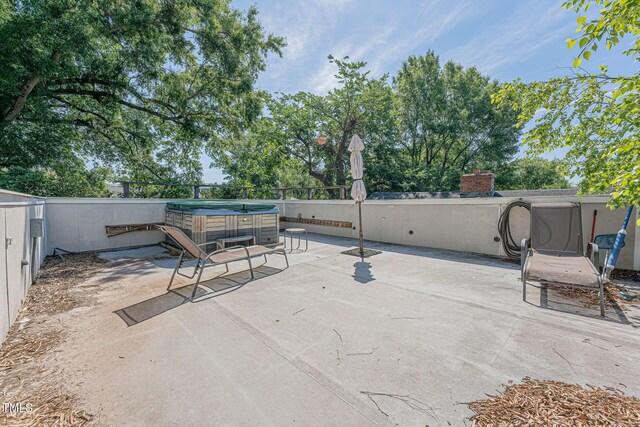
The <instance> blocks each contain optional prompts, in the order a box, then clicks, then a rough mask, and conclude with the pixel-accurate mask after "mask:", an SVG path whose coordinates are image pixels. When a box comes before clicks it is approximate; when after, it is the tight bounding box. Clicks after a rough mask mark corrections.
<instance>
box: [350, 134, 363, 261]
mask: <svg viewBox="0 0 640 427" xmlns="http://www.w3.org/2000/svg"><path fill="white" fill-rule="evenodd" d="M362 150H364V143H363V142H362V140H361V139H360V137H359V136H358V135H353V138H351V143H350V144H349V151H350V152H351V156H350V161H351V178H353V185H352V186H351V198H352V199H353V200H355V201H356V204H357V205H358V217H359V220H360V224H359V226H360V232H359V234H360V248H359V249H360V255H361V256H362V254H363V253H364V235H363V233H362V202H364V201H365V199H366V198H367V189H366V188H365V186H364V182H363V181H362V175H363V173H364V165H363V162H362Z"/></svg>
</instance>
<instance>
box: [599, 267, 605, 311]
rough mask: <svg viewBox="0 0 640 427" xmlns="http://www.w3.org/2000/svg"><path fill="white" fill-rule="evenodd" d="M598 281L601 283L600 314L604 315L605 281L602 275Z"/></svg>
mask: <svg viewBox="0 0 640 427" xmlns="http://www.w3.org/2000/svg"><path fill="white" fill-rule="evenodd" d="M598 282H599V285H600V316H601V317H604V281H603V280H602V277H598Z"/></svg>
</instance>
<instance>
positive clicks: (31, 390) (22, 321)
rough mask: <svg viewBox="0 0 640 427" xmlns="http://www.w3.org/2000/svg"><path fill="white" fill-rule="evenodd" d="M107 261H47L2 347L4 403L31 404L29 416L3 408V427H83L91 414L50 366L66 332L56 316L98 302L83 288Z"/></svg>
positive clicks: (0, 394)
mask: <svg viewBox="0 0 640 427" xmlns="http://www.w3.org/2000/svg"><path fill="white" fill-rule="evenodd" d="M104 263H105V261H103V260H101V259H100V258H98V257H97V256H96V255H95V254H70V255H65V257H64V259H61V258H59V257H48V258H47V259H46V260H45V263H44V264H43V266H42V269H41V273H40V276H39V278H38V280H37V281H36V283H34V284H33V285H32V286H31V288H30V289H29V292H28V294H27V297H26V299H25V302H24V304H23V307H22V309H21V310H20V313H19V314H18V318H17V320H16V322H15V323H14V324H13V326H12V327H11V330H10V331H9V333H8V335H7V337H6V339H5V342H4V343H3V344H2V347H0V402H2V403H14V404H15V403H23V404H24V405H25V406H24V409H27V407H26V404H27V403H28V404H30V406H29V407H28V409H29V411H28V412H23V413H12V412H10V411H6V410H1V409H2V408H0V425H2V426H16V427H18V426H20V427H22V426H82V425H85V424H86V423H87V422H88V421H89V420H91V418H92V417H91V415H90V414H88V413H86V412H85V411H83V410H81V409H79V408H78V404H77V402H76V399H75V397H74V396H72V395H70V394H69V393H68V392H66V391H64V390H63V389H62V387H61V384H59V382H60V380H61V376H60V372H57V371H54V370H52V368H51V367H50V364H47V363H46V360H47V357H50V356H51V355H52V354H54V353H55V349H56V348H57V347H59V346H61V345H64V343H65V340H66V338H67V334H66V331H65V330H64V329H62V328H61V327H60V326H59V325H58V323H59V322H58V321H57V320H56V315H58V314H61V313H65V312H68V311H70V310H73V309H75V308H78V307H83V306H90V305H92V304H93V303H94V301H95V297H94V289H92V287H91V286H79V285H81V284H82V283H83V282H85V281H86V280H87V279H89V278H91V277H93V276H94V275H95V274H96V273H99V272H100V271H101V270H102V268H103V267H104Z"/></svg>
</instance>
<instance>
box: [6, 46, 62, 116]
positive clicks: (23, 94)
mask: <svg viewBox="0 0 640 427" xmlns="http://www.w3.org/2000/svg"><path fill="white" fill-rule="evenodd" d="M51 60H52V61H54V62H58V61H59V60H60V52H58V51H54V52H53V53H52V54H51ZM41 81H42V76H34V77H32V78H31V79H30V80H28V81H27V82H26V83H25V84H24V85H22V89H20V95H19V96H18V99H16V102H15V103H14V104H13V108H11V110H9V112H8V113H7V114H5V115H4V116H3V117H2V119H1V120H0V123H3V124H8V123H11V122H12V121H14V120H15V119H16V117H18V116H19V115H20V113H21V112H22V109H23V108H24V106H25V104H26V103H27V98H29V95H30V94H31V92H32V91H33V89H34V88H35V87H36V86H37V85H38V84H39V83H40V82H41Z"/></svg>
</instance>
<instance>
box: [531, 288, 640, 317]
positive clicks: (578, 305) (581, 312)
mask: <svg viewBox="0 0 640 427" xmlns="http://www.w3.org/2000/svg"><path fill="white" fill-rule="evenodd" d="M529 286H531V287H533V288H537V289H539V290H540V303H539V305H536V304H534V303H532V302H530V301H529V299H528V298H527V301H526V303H527V304H530V305H532V306H534V307H540V308H542V309H545V310H551V311H558V312H562V313H569V314H574V315H577V316H582V317H590V318H596V319H601V320H603V321H607V322H613V323H620V324H623V325H630V326H632V327H634V328H637V327H640V322H637V321H636V320H637V319H635V318H634V317H631V319H629V318H628V317H627V315H626V314H625V312H624V310H622V308H621V307H620V305H619V304H618V303H617V301H615V300H614V299H613V298H609V297H608V295H607V292H606V291H605V301H606V306H605V317H604V318H602V317H600V307H599V305H597V304H596V305H589V304H586V303H585V301H584V300H583V299H580V298H576V299H571V298H568V297H566V296H564V295H562V294H561V293H560V292H559V291H558V290H557V289H556V288H552V287H549V286H545V285H537V284H531V283H527V288H528V287H529ZM638 320H640V319H638Z"/></svg>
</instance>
